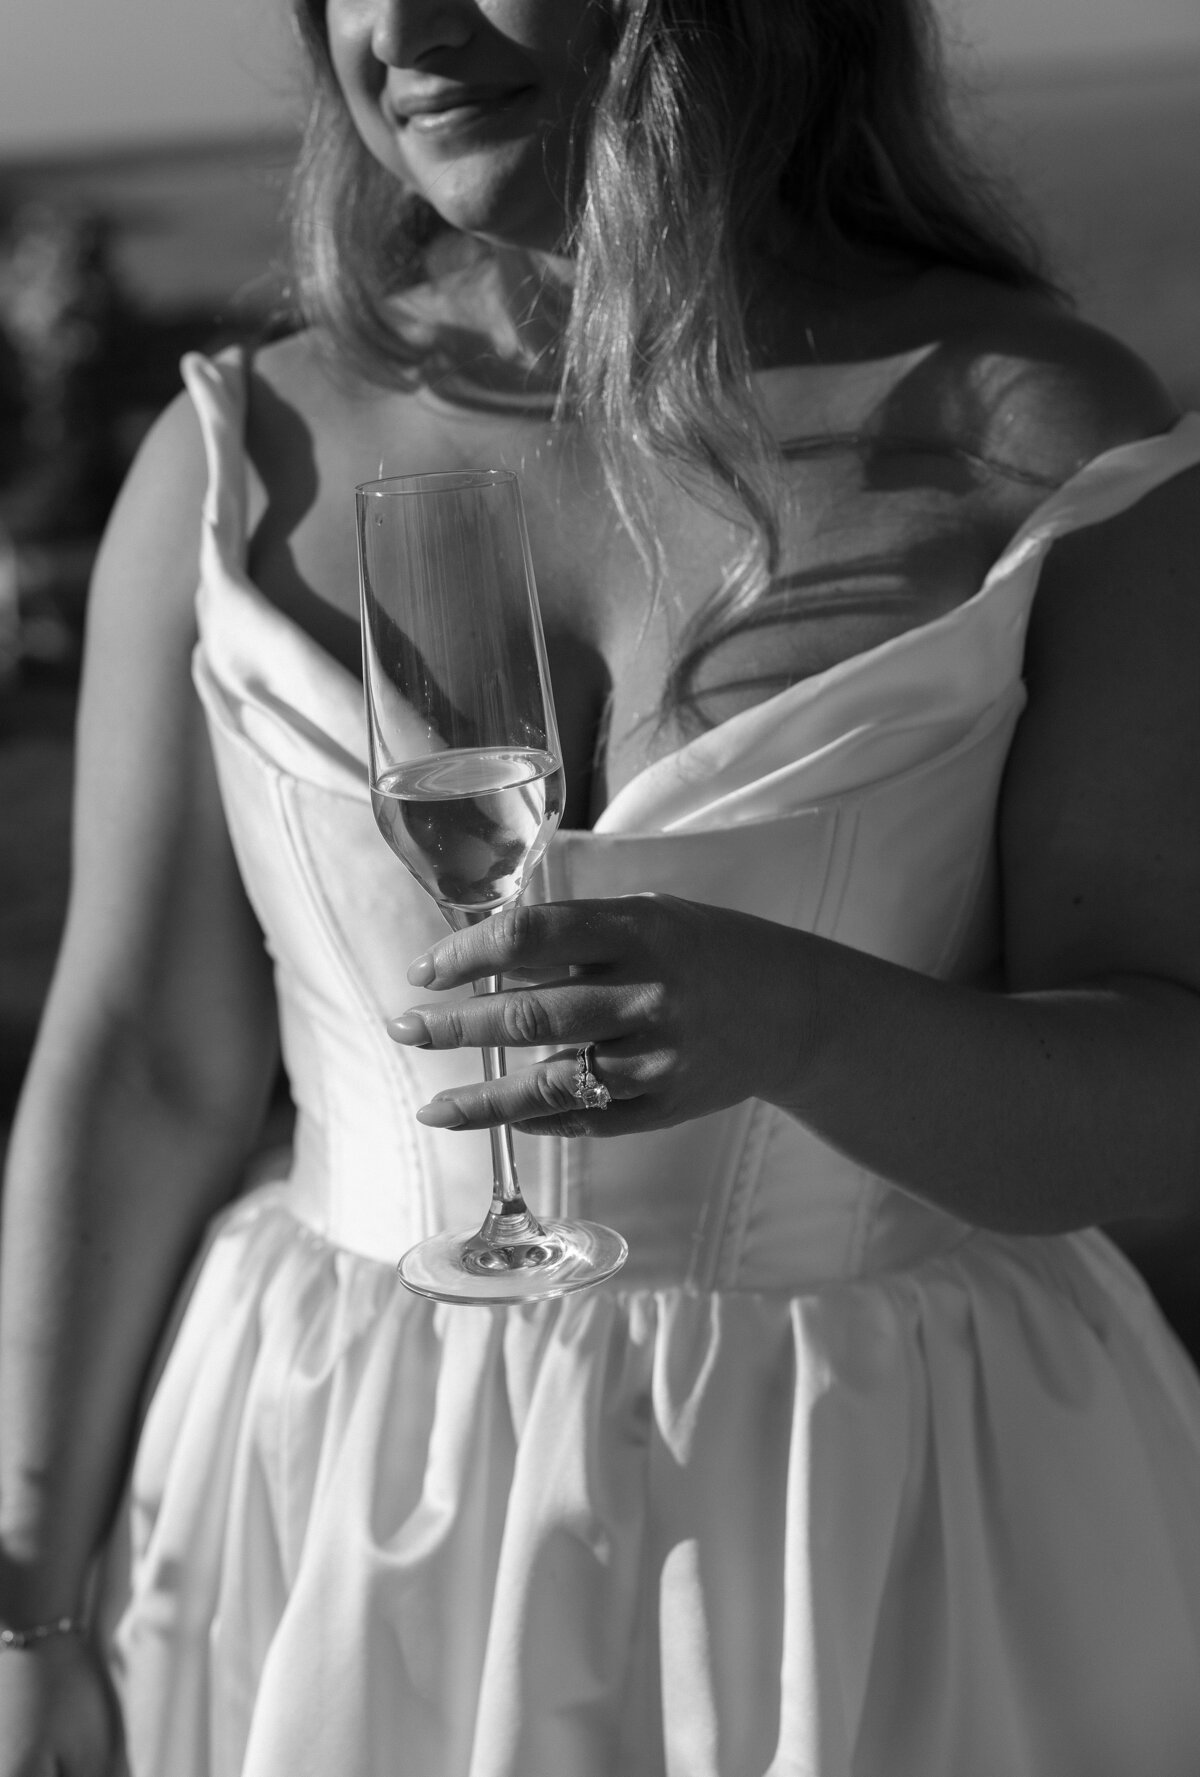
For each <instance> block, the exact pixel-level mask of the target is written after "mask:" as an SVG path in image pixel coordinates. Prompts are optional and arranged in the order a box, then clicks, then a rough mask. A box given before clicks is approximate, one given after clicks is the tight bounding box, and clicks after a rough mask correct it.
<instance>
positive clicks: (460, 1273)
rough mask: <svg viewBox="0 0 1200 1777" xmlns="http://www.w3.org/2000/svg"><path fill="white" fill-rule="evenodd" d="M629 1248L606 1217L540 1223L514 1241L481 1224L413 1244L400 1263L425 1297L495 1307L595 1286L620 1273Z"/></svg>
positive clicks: (404, 1276) (407, 1280) (405, 1279)
mask: <svg viewBox="0 0 1200 1777" xmlns="http://www.w3.org/2000/svg"><path fill="white" fill-rule="evenodd" d="M628 1252H629V1248H628V1247H627V1246H626V1244H625V1242H624V1240H622V1238H621V1236H620V1235H619V1234H617V1233H615V1232H614V1231H613V1229H612V1228H605V1227H603V1226H602V1225H601V1224H600V1223H599V1222H557V1221H548V1222H543V1223H540V1224H539V1223H537V1222H533V1223H532V1226H531V1228H530V1231H529V1232H528V1233H527V1234H523V1235H522V1236H521V1237H519V1238H517V1239H516V1240H513V1241H511V1242H509V1243H507V1244H505V1243H502V1242H494V1241H488V1240H485V1239H484V1238H483V1237H482V1235H481V1233H480V1231H479V1229H477V1228H474V1229H472V1230H471V1231H470V1232H469V1233H465V1234H464V1233H458V1234H435V1235H434V1236H433V1238H432V1239H430V1240H423V1241H422V1242H421V1244H420V1245H419V1246H414V1247H412V1248H410V1250H409V1251H408V1252H406V1253H405V1255H404V1257H403V1258H402V1259H401V1261H400V1264H399V1266H398V1267H397V1269H398V1270H399V1273H400V1281H401V1283H403V1284H404V1285H405V1287H406V1288H407V1289H410V1290H412V1291H414V1293H415V1294H416V1295H418V1296H431V1297H432V1298H433V1299H434V1300H435V1301H437V1302H478V1303H482V1304H483V1305H484V1306H486V1307H493V1306H496V1305H503V1304H504V1303H514V1302H536V1301H538V1300H539V1299H540V1298H543V1297H549V1296H567V1295H570V1294H571V1293H572V1292H573V1291H574V1290H586V1289H589V1288H590V1287H591V1286H592V1284H595V1283H603V1281H604V1279H605V1278H606V1277H612V1275H613V1274H614V1272H617V1271H619V1270H620V1269H621V1266H622V1265H623V1264H624V1263H625V1259H626V1256H627V1254H628Z"/></svg>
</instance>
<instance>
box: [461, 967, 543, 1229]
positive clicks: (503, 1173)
mask: <svg viewBox="0 0 1200 1777" xmlns="http://www.w3.org/2000/svg"><path fill="white" fill-rule="evenodd" d="M472 991H473V992H474V993H475V994H476V995H480V994H485V993H499V991H500V977H499V975H485V976H484V977H483V979H482V980H481V981H476V982H474V983H473V985H472ZM504 1074H505V1067H504V1051H503V1049H500V1048H492V1047H488V1048H485V1049H484V1050H483V1077H484V1079H485V1080H502V1079H503V1078H504ZM488 1134H489V1135H490V1136H491V1138H492V1214H493V1215H505V1216H512V1215H527V1214H528V1213H529V1212H528V1210H527V1209H526V1207H525V1199H524V1198H523V1197H522V1196H521V1187H520V1185H519V1184H518V1183H517V1168H516V1164H515V1162H514V1160H513V1145H512V1130H511V1129H510V1128H509V1126H508V1124H507V1123H500V1124H496V1125H493V1127H492V1128H491V1129H489V1130H488Z"/></svg>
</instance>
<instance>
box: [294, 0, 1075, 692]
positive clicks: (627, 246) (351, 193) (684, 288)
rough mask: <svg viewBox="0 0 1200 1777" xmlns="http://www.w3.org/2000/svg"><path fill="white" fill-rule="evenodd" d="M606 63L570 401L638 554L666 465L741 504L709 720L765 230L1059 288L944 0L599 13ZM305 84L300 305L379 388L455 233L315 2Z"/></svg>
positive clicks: (425, 357) (673, 686)
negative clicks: (404, 166)
mask: <svg viewBox="0 0 1200 1777" xmlns="http://www.w3.org/2000/svg"><path fill="white" fill-rule="evenodd" d="M597 3H598V4H608V5H609V6H610V32H611V36H610V42H609V46H608V47H609V55H608V58H607V63H606V70H605V73H604V75H603V77H602V79H601V81H600V83H599V86H598V89H597V91H596V95H595V100H594V104H593V105H592V106H591V108H590V109H589V111H588V115H587V119H586V124H585V127H584V129H583V131H582V132H581V138H582V139H580V140H578V141H577V142H576V144H575V150H574V151H575V154H576V156H577V157H578V158H577V166H578V169H579V173H580V180H579V185H580V199H579V202H578V205H577V207H576V212H575V215H574V218H573V221H572V233H571V238H570V241H569V243H568V245H569V247H570V250H571V251H572V253H573V255H574V259H575V294H574V299H573V302H572V306H571V313H570V318H569V322H568V326H567V332H566V336H565V340H564V344H563V349H562V361H561V390H562V393H561V396H560V410H561V411H564V412H565V411H570V412H571V413H572V414H573V415H574V416H575V417H576V418H577V419H578V420H579V421H580V422H581V423H582V424H583V425H584V426H585V427H586V428H587V429H588V431H589V433H590V435H591V436H592V438H593V440H594V443H595V446H596V448H597V449H598V451H599V453H600V457H601V461H602V462H603V465H604V469H605V474H606V477H607V480H608V484H609V487H610V490H611V492H612V495H613V498H614V500H615V502H616V504H617V508H618V510H619V512H620V513H621V514H622V517H623V518H624V520H625V523H626V525H627V527H628V529H629V530H630V532H631V535H632V536H633V538H634V540H635V542H636V543H637V544H638V547H639V548H640V550H641V552H642V554H643V558H644V559H645V560H646V561H647V564H648V566H650V567H651V569H652V570H654V571H655V573H656V575H657V572H658V571H659V570H661V562H660V561H659V559H658V555H657V549H656V544H655V540H654V531H653V526H652V524H651V518H650V510H651V509H650V498H649V492H648V489H649V485H650V476H651V474H652V472H653V471H654V470H656V469H657V470H660V471H661V470H665V471H666V472H667V473H668V474H670V475H672V476H673V477H675V478H676V479H678V480H681V481H683V482H684V483H685V484H687V485H689V486H692V487H695V488H698V489H700V490H703V492H704V494H705V497H707V498H709V499H710V500H711V501H712V503H714V504H715V505H717V506H718V507H720V508H722V509H724V510H727V511H728V512H730V513H731V514H732V515H733V516H734V517H735V518H736V519H737V520H738V521H739V523H740V524H741V526H742V527H743V530H744V536H745V546H744V548H743V549H742V551H741V553H740V554H739V556H738V559H737V560H736V561H735V562H734V564H733V566H732V567H731V569H730V571H729V573H728V574H727V575H726V578H725V580H724V582H723V584H722V585H721V586H720V588H719V589H718V590H717V591H716V592H715V593H714V595H713V596H712V597H711V598H710V599H709V600H708V601H707V603H706V604H705V605H704V606H703V607H702V609H701V610H700V611H699V613H698V614H697V615H696V617H694V618H693V619H692V621H691V623H690V625H689V626H688V629H687V630H686V631H685V633H684V635H683V636H682V637H681V638H680V645H679V651H678V653H677V656H676V659H675V662H674V666H673V669H672V671H671V674H670V677H669V680H668V684H667V688H666V695H665V699H664V710H666V711H670V712H673V713H675V714H678V715H685V714H686V713H688V712H689V711H691V712H693V713H694V712H695V709H696V699H695V695H694V686H695V679H696V672H697V668H698V666H699V664H700V662H701V661H702V660H703V658H704V657H705V655H706V654H707V653H708V652H710V651H711V649H712V648H713V647H714V646H715V645H716V644H717V643H719V642H720V641H721V640H722V639H724V638H725V637H727V636H728V635H730V634H731V633H733V632H734V631H736V630H737V629H738V628H739V627H741V626H742V625H743V624H744V622H745V621H746V620H747V617H748V615H749V614H750V613H751V612H752V611H753V610H754V608H755V607H756V606H757V605H759V604H760V603H761V602H762V601H763V599H764V598H765V597H766V596H767V595H769V592H770V588H771V584H772V581H773V579H774V577H775V576H776V574H777V571H778V566H779V558H780V534H779V518H778V508H779V498H780V486H781V484H780V479H779V454H778V450H777V448H776V446H775V444H774V442H773V441H772V439H771V438H770V436H769V434H768V431H767V428H766V425H765V422H764V419H763V416H762V413H761V410H760V408H759V405H758V402H757V400H756V397H755V391H754V385H753V381H752V377H751V352H750V346H749V342H748V339H747V331H746V309H747V300H748V295H749V292H748V290H747V287H746V272H747V267H749V266H750V265H751V264H753V263H754V261H755V259H756V258H758V259H760V260H761V256H762V253H763V250H764V247H765V246H766V247H768V248H769V243H770V239H771V236H772V231H776V232H778V231H779V228H780V225H781V224H782V225H783V228H784V231H785V232H786V231H787V230H788V228H789V227H790V228H791V229H793V230H794V229H796V228H800V229H803V230H804V231H805V234H806V236H807V237H808V238H809V239H815V240H817V241H821V240H824V241H825V242H827V243H828V244H829V245H830V247H831V248H835V249H836V248H839V247H848V248H852V249H859V250H861V249H864V248H865V249H868V250H875V251H881V252H884V253H887V254H892V255H896V256H898V257H900V258H901V259H902V260H903V261H905V262H907V263H909V264H916V265H921V264H927V265H933V264H942V265H946V266H950V267H955V268H958V269H961V270H965V271H969V272H974V273H979V274H982V275H983V276H985V277H988V278H991V279H993V280H995V281H998V282H1000V283H1002V284H1006V285H1008V286H1010V287H1014V288H1020V289H1027V290H1037V291H1040V292H1042V293H1051V292H1052V291H1053V286H1052V284H1051V283H1050V281H1049V279H1048V278H1047V277H1046V276H1045V274H1044V273H1043V271H1042V269H1041V267H1040V266H1039V264H1038V260H1037V256H1036V254H1035V252H1034V250H1033V248H1032V245H1031V243H1030V242H1029V240H1028V239H1027V237H1026V236H1025V234H1024V232H1023V230H1022V229H1021V228H1020V227H1019V226H1018V224H1017V223H1016V222H1015V221H1014V219H1013V218H1012V216H1011V214H1010V213H1009V210H1008V208H1007V207H1006V205H1005V204H1004V203H1003V202H1002V201H1000V199H999V198H998V197H997V195H996V193H995V190H994V188H993V186H992V184H991V182H990V181H989V179H988V178H987V177H986V176H985V175H984V174H983V172H982V171H981V170H980V169H979V168H978V167H976V166H975V165H973V163H972V161H971V157H970V155H969V153H968V152H966V151H965V149H964V146H963V143H962V141H961V139H960V137H959V135H958V134H957V132H956V130H955V128H954V125H953V123H952V119H951V115H950V104H949V98H948V86H947V81H946V78H945V71H944V67H943V61H942V45H941V39H940V33H939V30H938V26H937V23H936V20H935V17H934V14H933V11H932V7H931V4H930V0H597ZM293 4H294V11H295V18H296V23H297V26H298V30H299V34H300V38H301V41H302V43H303V45H304V47H305V49H306V51H307V55H308V59H309V62H310V64H311V68H312V72H313V83H312V101H311V107H310V113H309V118H308V125H307V129H306V132H305V136H304V142H303V146H302V150H301V154H300V157H299V161H298V165H297V172H296V177H295V181H294V187H293V199H292V219H293V251H294V272H295V299H296V304H297V307H298V309H299V311H300V313H301V315H302V316H303V317H304V318H305V319H307V320H309V321H311V322H314V323H316V324H318V325H319V326H321V327H323V328H325V329H326V330H327V331H328V333H329V334H330V335H331V336H332V338H333V340H334V341H335V342H336V344H337V345H338V346H339V348H340V350H341V352H342V353H343V355H344V356H345V357H346V359H347V360H348V361H349V362H350V363H351V364H353V365H356V366H357V367H358V368H359V369H361V370H362V371H363V372H365V373H366V374H367V375H368V376H370V377H372V378H373V379H375V380H380V381H384V382H390V383H393V384H397V385H399V386H412V385H413V384H415V383H417V382H419V381H420V380H421V378H422V376H423V375H425V374H428V372H429V368H430V358H429V352H428V350H426V349H421V350H418V349H417V348H415V347H414V346H413V345H412V344H410V343H408V342H406V340H405V338H404V337H403V335H402V333H401V332H400V330H399V329H398V328H397V325H396V319H395V311H394V307H393V303H394V299H395V297H396V295H397V294H398V293H399V292H400V291H402V290H403V289H404V288H406V287H409V286H411V285H413V284H415V283H416V282H418V281H420V280H421V279H422V278H424V277H425V276H426V275H427V271H426V268H427V262H428V251H429V248H430V246H431V244H432V243H433V242H434V241H435V239H436V238H437V237H438V236H439V234H442V233H444V232H445V231H446V225H445V224H444V223H442V221H441V219H440V218H439V217H438V216H437V215H436V213H435V212H434V211H433V210H432V209H431V208H430V207H429V206H428V205H427V204H426V203H425V202H424V200H422V199H421V198H419V197H417V196H416V195H415V194H413V193H410V192H406V191H404V190H402V189H399V188H398V186H397V183H396V181H395V179H394V177H393V176H392V175H390V174H388V173H386V172H385V171H384V170H383V168H382V167H380V166H379V165H378V163H377V162H376V161H375V160H374V159H373V158H372V156H371V155H370V154H369V153H368V151H367V150H366V148H365V147H364V146H363V144H362V142H361V140H360V138H359V136H358V134H357V132H356V130H355V128H354V125H353V123H352V122H351V120H350V117H349V114H348V112H347V110H346V107H345V105H344V103H343V100H342V98H341V95H340V92H339V90H338V87H337V83H336V79H335V77H334V73H333V68H332V65H331V62H330V57H329V48H328V43H327V39H326V33H325V22H324V12H325V8H324V4H323V0H293Z"/></svg>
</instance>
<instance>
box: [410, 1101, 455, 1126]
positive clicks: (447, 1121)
mask: <svg viewBox="0 0 1200 1777" xmlns="http://www.w3.org/2000/svg"><path fill="white" fill-rule="evenodd" d="M466 1120H467V1119H466V1114H465V1112H463V1111H461V1110H459V1108H458V1106H457V1105H456V1104H455V1102H454V1100H453V1099H452V1098H435V1099H433V1100H432V1101H431V1102H430V1103H429V1104H423V1105H422V1106H421V1108H420V1110H419V1111H418V1112H417V1122H418V1123H424V1124H425V1125H426V1127H427V1128H429V1129H461V1128H462V1126H463V1124H464V1123H465V1122H466Z"/></svg>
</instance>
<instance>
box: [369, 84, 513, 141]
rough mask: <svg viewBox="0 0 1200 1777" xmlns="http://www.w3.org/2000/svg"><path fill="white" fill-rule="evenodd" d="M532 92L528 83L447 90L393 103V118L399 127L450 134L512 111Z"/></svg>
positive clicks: (421, 131)
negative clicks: (493, 88)
mask: <svg viewBox="0 0 1200 1777" xmlns="http://www.w3.org/2000/svg"><path fill="white" fill-rule="evenodd" d="M532 92H533V88H532V87H529V86H518V87H508V88H505V89H503V90H498V91H484V92H472V91H470V90H466V91H464V92H462V93H461V94H460V93H455V94H450V93H447V94H445V95H444V96H441V97H438V98H436V99H424V100H421V101H419V102H410V103H408V104H406V105H397V106H396V107H395V117H396V122H397V124H398V125H399V127H400V128H401V129H402V130H413V131H415V132H416V133H417V134H418V135H422V136H439V135H450V134H452V133H453V132H454V131H455V130H461V129H469V128H471V127H472V125H475V124H478V123H486V122H488V121H490V120H491V119H493V118H496V117H499V116H502V115H503V114H505V113H506V112H509V111H514V110H515V109H516V108H517V107H518V106H519V105H521V104H523V103H524V102H525V100H527V99H528V98H529V97H530V95H531V94H532Z"/></svg>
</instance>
